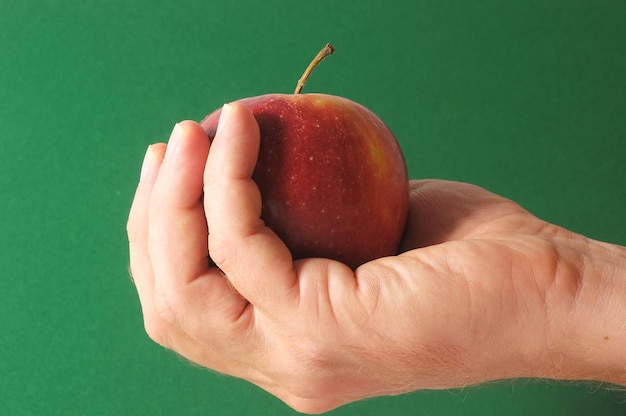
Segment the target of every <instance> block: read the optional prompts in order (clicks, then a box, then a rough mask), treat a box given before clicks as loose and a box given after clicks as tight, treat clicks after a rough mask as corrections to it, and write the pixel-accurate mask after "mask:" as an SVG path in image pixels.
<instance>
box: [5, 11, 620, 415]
mask: <svg viewBox="0 0 626 416" xmlns="http://www.w3.org/2000/svg"><path fill="white" fill-rule="evenodd" d="M624 22H626V3H625V2H622V1H591V0H590V1H576V0H574V1H571V0H570V1H532V0H531V1H519V2H518V1H511V2H505V1H496V0H493V1H492V0H484V1H477V2H464V1H424V0H419V1H396V2H392V1H374V0H367V1H359V2H339V1H328V0H323V1H315V2H293V1H278V0H265V1H263V2H255V1H245V0H241V1H237V2H226V1H222V2H215V1H201V0H177V1H175V2H174V1H162V0H161V1H147V0H136V1H125V0H124V1H122V0H109V1H95V0H85V1H70V0H40V1H35V0H19V1H17V0H3V1H2V2H0V138H1V140H2V147H1V149H0V190H1V192H2V193H1V195H2V196H1V199H0V397H1V399H0V414H1V415H73V414H76V415H79V414H80V415H122V414H127V415H289V414H293V413H294V412H293V411H291V410H290V409H289V408H287V407H286V406H285V405H283V404H282V403H281V402H280V401H278V400H277V399H275V398H273V397H272V396H270V395H268V394H267V393H265V392H263V391H261V390H259V389H258V388H256V387H254V386H252V385H249V384H248V383H246V382H243V381H240V380H236V379H233V378H230V377H226V376H222V375H217V374H215V373H213V372H210V371H207V370H204V369H200V368H197V367H195V366H193V365H191V364H189V363H187V362H185V361H184V360H183V359H180V358H178V357H177V356H176V355H175V354H173V353H171V352H168V351H165V350H163V349H162V348H161V347H159V346H157V345H156V344H154V343H153V342H151V341H150V340H149V339H148V337H147V336H146V335H145V332H144V330H143V323H142V317H141V310H140V306H139V302H138V299H137V296H136V292H135V289H134V286H133V284H132V283H131V281H130V279H129V278H128V271H127V264H128V254H127V240H126V235H125V222H126V216H127V213H128V208H129V206H130V202H131V199H132V195H133V192H134V189H135V186H136V183H137V180H138V175H139V167H140V163H141V160H142V157H143V154H144V152H145V149H146V147H147V146H148V145H149V144H150V143H154V142H157V141H165V140H166V139H167V137H168V135H169V132H170V130H171V128H172V126H173V125H174V123H176V122H177V121H179V120H182V119H196V120H199V119H201V118H202V117H203V116H204V115H205V114H207V113H209V112H210V111H212V110H213V109H215V108H217V107H219V106H221V105H222V104H223V103H225V102H227V101H231V100H234V99H236V98H241V97H246V96H251V95H258V94H263V93H267V92H291V91H292V90H293V88H294V85H295V82H296V81H297V79H298V78H299V76H300V74H301V72H302V70H303V69H304V67H305V66H306V65H307V64H308V62H309V60H310V59H311V57H312V56H313V55H314V54H315V53H316V52H317V51H318V50H319V48H320V47H321V46H322V45H323V44H324V43H326V42H329V41H330V42H332V43H333V44H334V46H335V47H336V48H337V52H336V54H335V55H334V56H332V57H331V58H329V59H328V60H327V61H325V62H324V63H323V64H322V65H321V66H320V67H319V68H318V70H317V71H316V72H315V74H314V75H313V76H312V78H311V79H310V80H309V82H308V83H307V86H306V91H308V92H326V93H331V94H336V95H342V96H346V97H349V98H351V99H353V100H355V101H358V102H360V103H362V104H364V105H366V106H367V107H369V108H371V109H372V110H374V111H375V112H376V113H378V114H379V115H380V116H381V118H383V119H384V120H385V121H386V122H387V124H388V125H389V126H390V127H391V128H392V130H393V131H394V132H395V133H396V135H397V137H398V139H399V141H400V142H401V145H402V147H403V149H404V151H405V153H406V157H407V161H408V165H409V170H410V174H411V176H412V177H413V178H444V179H454V180H460V181H466V182H473V183H476V184H478V185H481V186H483V187H485V188H487V189H490V190H492V191H495V192H497V193H500V194H502V195H505V196H507V197H510V198H512V199H514V200H516V201H517V202H519V203H520V204H521V205H522V206H524V207H526V208H528V209H529V210H531V211H532V212H533V213H535V214H536V215H538V216H540V217H542V218H544V219H546V220H548V221H551V222H554V223H557V224H559V225H562V226H565V227H567V228H570V229H572V230H574V231H577V232H581V233H584V234H586V235H588V236H590V237H593V238H596V239H600V240H604V241H609V242H614V243H618V244H622V245H626V227H624V223H626V209H625V208H624V205H625V203H626V163H625V161H624V155H625V154H626V153H625V150H626V24H624ZM333 414H336V415H379V414H390V415H391V414H411V415H446V416H452V415H527V414H534V415H561V414H562V415H570V416H572V415H589V414H602V415H624V414H626V393H624V392H619V391H611V390H608V389H606V388H603V387H598V386H589V385H586V384H583V383H557V382H544V381H529V380H520V381H507V382H502V383H490V384H488V385H485V386H480V387H471V388H466V389H462V390H452V391H421V392H415V393H412V394H407V395H404V396H400V397H391V398H379V399H372V400H367V401H365V402H361V403H356V404H351V405H348V406H345V407H343V408H340V409H338V410H336V411H334V412H333Z"/></svg>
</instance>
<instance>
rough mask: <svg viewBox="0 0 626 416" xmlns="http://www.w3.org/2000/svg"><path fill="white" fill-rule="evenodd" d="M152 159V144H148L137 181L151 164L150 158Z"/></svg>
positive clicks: (142, 178)
mask: <svg viewBox="0 0 626 416" xmlns="http://www.w3.org/2000/svg"><path fill="white" fill-rule="evenodd" d="M153 159H154V150H153V149H152V145H150V146H148V150H146V155H145V156H144V158H143V163H142V164H141V174H140V175H139V182H141V181H143V180H144V179H145V177H146V175H147V174H148V171H149V170H150V167H151V166H152V160H153Z"/></svg>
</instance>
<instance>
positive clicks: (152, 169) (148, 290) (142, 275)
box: [127, 143, 165, 317]
mask: <svg viewBox="0 0 626 416" xmlns="http://www.w3.org/2000/svg"><path fill="white" fill-rule="evenodd" d="M164 155H165V144H162V143H160V144H154V145H152V146H150V147H148V150H147V152H146V156H145V158H144V162H143V165H142V168H141V178H140V182H139V185H138V186H137V191H136V192H135V198H134V200H133V204H132V207H131V209H130V214H129V216H128V224H127V233H128V245H129V252H130V271H131V275H132V278H133V281H134V283H135V285H136V287H137V293H138V295H139V300H140V302H141V306H142V309H143V311H144V313H143V314H144V317H145V316H148V315H149V313H147V311H150V310H153V309H154V305H153V303H154V300H153V299H154V290H153V277H152V264H151V262H150V256H149V254H148V211H149V205H150V197H151V195H152V189H153V187H154V182H155V181H156V178H157V175H158V173H159V168H160V166H161V163H162V161H163V156H164Z"/></svg>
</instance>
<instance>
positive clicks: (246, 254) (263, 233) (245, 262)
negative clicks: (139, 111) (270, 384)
mask: <svg viewBox="0 0 626 416" xmlns="http://www.w3.org/2000/svg"><path fill="white" fill-rule="evenodd" d="M259 146H260V133H259V127H258V124H257V123H256V120H255V119H254V116H253V115H252V113H251V112H250V110H248V109H247V108H246V107H245V106H244V105H243V104H241V103H233V104H227V105H225V106H224V108H223V109H222V113H221V117H220V120H219V125H218V128H217V132H216V134H215V138H214V140H213V143H212V144H211V151H210V152H209V156H208V159H207V164H206V167H205V180H204V183H205V211H206V218H207V223H208V226H209V254H210V256H211V258H212V259H213V261H214V262H215V263H216V264H217V265H218V266H219V267H220V269H222V271H224V273H226V276H227V277H228V279H229V280H230V281H231V282H232V284H233V285H234V286H235V288H236V289H237V291H238V292H239V293H241V294H242V295H243V296H244V297H245V298H246V299H247V300H248V301H250V302H251V303H252V304H253V305H255V306H257V307H262V308H263V307H264V306H268V307H273V306H276V302H278V301H280V302H284V301H285V300H287V299H295V298H296V297H297V294H298V290H297V283H298V281H297V278H296V272H295V270H294V266H293V260H292V257H291V253H290V252H289V249H288V248H287V246H285V244H284V243H283V242H282V241H281V240H280V238H279V237H278V236H277V235H276V234H275V233H274V232H273V231H272V230H271V229H270V228H268V227H266V226H265V224H264V223H263V220H262V219H261V193H260V191H259V188H258V186H257V185H256V183H255V182H254V181H253V179H252V173H253V171H254V168H255V166H256V161H257V156H258V152H259Z"/></svg>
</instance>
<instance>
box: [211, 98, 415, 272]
mask: <svg viewBox="0 0 626 416" xmlns="http://www.w3.org/2000/svg"><path fill="white" fill-rule="evenodd" d="M238 101H239V102H241V103H243V104H244V105H245V106H246V107H248V108H249V109H250V110H251V112H252V114H253V115H254V117H255V119H256V120H257V122H258V124H259V128H260V132H261V143H260V149H259V157H258V160H257V165H256V168H255V170H254V173H253V180H254V181H255V182H256V184H257V185H258V187H259V190H260V192H261V198H262V211H261V218H262V219H263V221H264V222H265V224H266V225H267V226H269V227H270V228H271V229H272V230H273V231H274V232H275V233H276V234H277V235H278V236H279V237H280V238H281V239H282V240H283V242H284V243H285V244H286V245H287V247H288V248H289V250H290V252H291V254H292V256H293V258H294V260H296V259H302V258H308V257H323V258H330V259H334V260H338V261H340V262H342V263H344V264H347V265H348V266H350V267H351V268H352V269H356V268H357V267H358V266H359V265H361V264H363V263H366V262H368V261H370V260H373V259H377V258H380V257H385V256H390V255H395V254H397V250H398V246H399V244H400V240H401V238H402V234H403V231H404V227H405V223H406V219H407V215H408V209H409V190H408V174H407V167H406V162H405V159H404V155H403V153H402V150H401V148H400V146H399V144H398V142H397V140H396V138H395V136H394V135H393V133H392V132H391V131H390V130H389V129H388V128H387V126H386V125H385V124H384V123H383V122H382V121H381V120H380V119H379V118H378V117H377V116H376V115H375V114H374V113H373V112H372V111H370V110H369V109H367V108H365V107H364V106H362V105H360V104H358V103H355V102H353V101H351V100H348V99H346V98H343V97H338V96H332V95H326V94H267V95H261V96H257V97H250V98H244V99H241V100H238ZM220 111H221V110H216V111H215V112H213V113H211V114H209V115H208V116H207V117H206V118H205V119H204V120H202V122H201V124H202V127H203V128H204V130H205V131H206V133H207V135H208V136H209V139H210V140H212V139H213V138H214V137H215V132H216V129H217V124H218V120H219V116H220Z"/></svg>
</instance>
